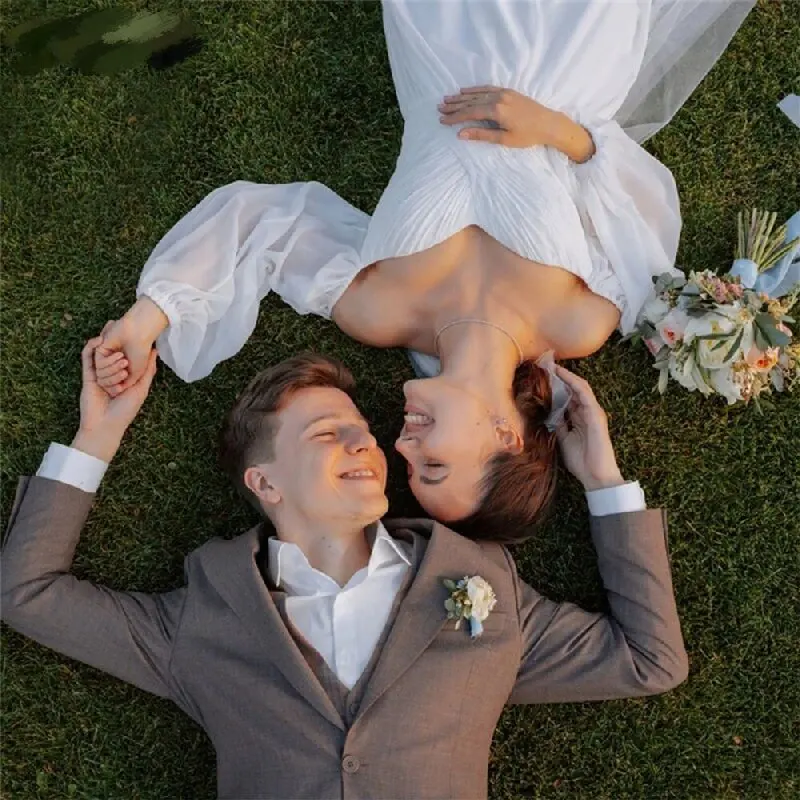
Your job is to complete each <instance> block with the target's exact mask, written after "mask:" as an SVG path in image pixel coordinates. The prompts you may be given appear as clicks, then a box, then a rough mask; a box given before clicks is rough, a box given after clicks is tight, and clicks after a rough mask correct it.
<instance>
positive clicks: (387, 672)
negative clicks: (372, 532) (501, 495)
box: [358, 520, 480, 716]
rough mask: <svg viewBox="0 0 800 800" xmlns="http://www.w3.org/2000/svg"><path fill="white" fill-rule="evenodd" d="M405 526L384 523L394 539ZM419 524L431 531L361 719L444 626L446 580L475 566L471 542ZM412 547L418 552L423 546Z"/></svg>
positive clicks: (434, 525) (475, 549)
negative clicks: (444, 582)
mask: <svg viewBox="0 0 800 800" xmlns="http://www.w3.org/2000/svg"><path fill="white" fill-rule="evenodd" d="M405 524H407V525H413V528H416V529H417V530H419V529H420V527H421V524H420V522H419V521H417V520H415V521H413V522H412V523H405ZM403 525H404V523H403V521H402V520H396V521H393V522H389V523H386V527H387V529H388V530H389V532H390V533H392V534H393V535H397V533H399V532H400V530H402V526H403ZM422 526H424V527H427V528H428V530H430V541H429V542H428V545H427V547H425V549H424V553H423V554H422V558H421V561H420V562H419V563H418V564H416V565H415V566H416V567H417V573H416V577H415V578H414V580H413V582H412V584H411V586H410V587H409V590H408V593H407V594H406V597H405V599H404V600H403V602H402V604H401V606H400V608H399V610H398V612H397V618H396V619H395V622H394V625H393V627H392V630H391V631H390V632H389V635H388V637H387V639H386V643H385V645H384V647H383V652H382V653H381V654H380V656H379V657H378V662H377V664H376V665H375V670H374V672H373V673H372V677H371V678H370V681H369V683H368V685H367V688H366V690H365V692H364V698H363V700H362V701H361V708H360V709H359V712H358V713H359V716H361V715H362V714H364V713H365V712H366V711H367V710H368V709H369V707H370V706H371V705H372V704H373V703H375V702H376V701H377V700H378V699H379V698H380V697H381V695H383V694H384V692H386V690H387V689H389V688H390V687H391V686H392V684H394V683H395V682H396V681H397V680H399V679H400V677H401V676H402V675H403V673H405V672H406V670H407V669H408V668H409V667H410V666H411V665H412V664H413V663H414V662H415V661H416V660H417V659H418V658H419V657H420V656H421V655H422V653H423V652H424V651H425V649H426V648H427V647H428V646H429V645H430V643H431V642H432V641H433V640H434V639H435V638H436V635H437V634H438V633H439V631H440V630H441V629H442V627H443V626H444V624H445V623H447V622H448V619H447V611H446V610H445V607H444V602H445V600H446V599H447V598H448V597H449V594H450V593H449V591H448V590H447V589H446V588H445V586H444V584H443V581H444V579H445V578H452V579H454V580H458V579H460V578H463V577H464V576H465V575H473V574H475V567H476V564H478V563H479V557H480V549H479V548H478V547H477V545H475V544H474V542H471V541H469V540H467V539H464V538H463V537H461V536H458V535H456V534H455V533H453V532H452V531H450V530H448V529H447V528H445V527H444V526H443V525H440V524H439V523H436V522H433V523H428V522H427V521H425V522H424V523H422ZM412 534H413V530H412ZM413 535H416V536H419V534H413ZM416 549H417V551H419V550H421V549H422V548H416ZM450 624H454V623H452V622H451V623H450Z"/></svg>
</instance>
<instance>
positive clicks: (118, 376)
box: [97, 369, 129, 390]
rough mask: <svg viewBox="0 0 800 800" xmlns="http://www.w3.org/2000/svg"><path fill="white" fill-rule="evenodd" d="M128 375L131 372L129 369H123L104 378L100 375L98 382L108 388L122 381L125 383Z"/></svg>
mask: <svg viewBox="0 0 800 800" xmlns="http://www.w3.org/2000/svg"><path fill="white" fill-rule="evenodd" d="M128 375H129V373H128V370H127V369H121V370H119V371H118V372H115V373H113V374H111V375H105V376H104V377H102V378H100V377H98V379H97V383H98V385H99V386H101V387H102V388H103V389H106V390H107V389H110V388H111V387H113V386H119V385H120V384H121V383H124V381H125V379H126V378H127V377H128Z"/></svg>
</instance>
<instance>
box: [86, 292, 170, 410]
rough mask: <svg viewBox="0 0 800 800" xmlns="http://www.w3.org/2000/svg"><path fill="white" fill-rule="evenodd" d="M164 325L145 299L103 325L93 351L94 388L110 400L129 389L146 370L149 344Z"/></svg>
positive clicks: (159, 312)
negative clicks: (120, 316)
mask: <svg viewBox="0 0 800 800" xmlns="http://www.w3.org/2000/svg"><path fill="white" fill-rule="evenodd" d="M168 324H169V320H168V319H167V317H166V315H165V314H164V312H163V311H162V310H161V309H160V308H159V307H158V306H157V305H156V304H155V303H154V302H153V301H152V300H150V299H149V298H148V297H141V298H140V299H139V300H137V301H136V303H135V304H134V305H133V306H132V307H131V308H130V310H129V311H128V312H127V313H126V314H125V316H123V317H122V318H121V319H118V320H114V321H112V322H109V323H107V324H106V326H105V328H103V331H102V333H101V334H100V335H101V337H102V343H101V344H100V345H99V346H98V347H97V349H96V350H95V351H94V366H95V371H96V373H97V383H98V385H99V386H101V387H102V388H103V389H105V391H106V393H107V394H109V395H110V396H111V397H116V396H117V395H119V394H121V393H122V392H124V391H125V389H127V388H128V387H129V386H133V385H134V384H135V383H136V382H137V381H138V380H139V379H140V378H141V377H142V375H144V373H145V371H146V370H147V367H148V363H149V361H150V353H151V351H152V349H153V345H154V344H155V341H156V339H157V338H158V337H159V335H160V334H161V332H162V331H164V330H165V329H166V328H167V326H168Z"/></svg>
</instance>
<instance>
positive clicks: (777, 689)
mask: <svg viewBox="0 0 800 800" xmlns="http://www.w3.org/2000/svg"><path fill="white" fill-rule="evenodd" d="M87 5H88V4H86V3H80V2H77V0H76V2H67V1H66V0H60V1H59V2H55V1H52V2H33V0H16V2H12V3H10V4H5V15H4V19H3V23H2V24H3V25H4V26H5V28H6V29H7V28H9V27H11V26H13V25H15V24H17V23H19V22H22V21H24V20H26V19H29V18H30V17H32V16H34V15H35V14H37V13H43V12H44V11H45V9H46V10H48V11H49V12H52V13H68V12H70V11H78V10H83V9H85V8H86V7H87ZM93 5H97V6H99V5H102V4H101V3H95V4H93ZM126 5H130V6H131V7H142V6H146V5H148V4H145V3H128V4H126ZM153 5H154V6H157V7H158V8H169V7H176V8H177V7H180V6H181V5H182V6H184V7H187V8H190V9H191V14H192V17H193V18H194V19H195V21H196V22H197V23H198V24H199V25H200V26H201V28H202V31H203V35H204V38H205V48H204V49H203V51H202V52H201V53H200V54H199V55H197V56H195V57H194V58H191V59H189V60H188V61H185V62H184V63H181V64H179V65H177V66H176V67H174V68H172V69H169V70H166V71H152V70H148V69H146V68H139V69H136V70H132V71H129V72H126V73H123V74H120V75H116V76H90V75H79V74H76V73H73V72H71V71H69V70H66V69H62V68H59V69H55V70H49V71H47V72H43V73H41V74H39V75H36V76H32V77H19V76H11V75H9V73H8V69H7V67H8V64H9V63H10V56H9V54H8V53H4V54H3V56H2V59H3V67H4V79H5V80H4V87H3V112H2V115H0V117H1V120H2V128H0V149H1V150H2V159H3V169H2V197H3V201H4V202H3V218H2V301H3V302H2V341H3V352H2V363H1V364H0V370H1V372H2V445H3V446H2V479H3V487H2V498H3V508H4V512H5V514H7V510H8V508H9V504H10V502H11V499H12V497H13V492H14V485H15V482H16V478H17V476H18V475H20V474H30V473H32V472H34V471H35V470H36V468H37V467H38V464H39V461H40V459H41V456H42V454H43V453H44V451H45V449H46V447H47V445H48V443H49V442H50V441H53V440H55V441H61V442H65V443H68V442H69V441H70V439H71V437H72V435H73V433H74V430H75V427H76V423H77V419H78V416H77V396H78V391H79V371H78V354H79V351H80V348H81V344H82V342H83V341H84V340H85V339H86V338H88V337H89V336H91V335H93V334H95V333H96V332H97V331H98V330H99V329H100V328H101V326H102V325H103V323H104V322H105V321H106V320H107V319H110V318H114V317H115V316H117V315H119V314H121V313H122V312H123V311H124V310H125V308H126V307H127V306H128V305H129V304H130V302H131V301H132V299H133V296H134V287H135V284H136V279H137V276H138V274H139V271H140V269H141V266H142V264H143V263H144V261H145V259H146V257H147V255H148V253H149V252H150V250H151V249H152V248H153V246H154V245H155V244H156V242H157V241H158V239H159V238H160V237H161V236H162V235H163V234H164V233H165V232H166V231H167V230H168V228H169V227H170V226H171V225H172V224H173V223H174V222H175V221H177V220H178V219H179V218H180V217H181V216H182V215H183V214H184V213H186V212H187V211H188V210H189V209H190V208H191V207H192V206H193V205H195V204H196V203H197V202H198V201H199V200H200V199H202V198H203V197H204V196H205V195H206V194H207V193H208V192H210V191H211V190H212V189H214V188H215V187H217V186H220V185H222V184H225V183H228V182H230V181H233V180H238V179H246V180H251V181H261V182H269V183H280V182H288V181H305V180H312V179H313V180H318V181H322V182H324V183H326V184H328V185H329V186H331V187H332V188H333V189H335V190H336V191H337V192H339V193H340V194H341V195H343V196H344V197H345V198H346V199H347V200H349V201H350V202H352V203H354V204H355V205H357V206H359V207H361V208H363V209H365V210H371V209H372V208H373V207H374V206H375V203H376V202H377V200H378V197H379V196H380V193H381V189H382V188H383V187H384V186H385V184H386V182H387V181H388V179H389V176H390V175H391V172H392V168H393V163H394V159H395V157H396V155H397V153H398V149H399V142H400V135H401V117H400V114H399V111H398V109H397V106H396V103H395V98H394V93H393V88H392V82H391V77H390V73H389V68H388V61H387V57H386V52H385V47H384V41H383V32H382V26H381V15H380V9H379V7H378V6H377V4H375V3H344V4H338V3H337V4H334V3H311V2H291V3H289V2H269V1H268V0H262V1H261V2H227V3H223V2H219V3H211V2H202V3H197V2H196V3H188V2H187V3H183V4H180V3H173V2H167V1H166V0H163V1H162V2H160V3H158V4H153ZM797 11H798V4H797V2H795V1H794V0H788V1H787V2H777V0H775V1H771V2H763V1H762V2H761V3H760V5H759V6H758V7H757V8H756V10H755V11H754V12H753V13H752V14H751V15H750V17H749V18H748V19H747V20H746V22H745V24H744V26H743V27H742V29H741V30H740V31H739V33H738V35H737V37H736V39H735V40H734V42H733V43H732V45H731V47H730V48H729V49H728V51H727V52H726V54H725V55H724V57H723V58H722V60H721V61H720V62H719V63H718V65H717V66H716V68H715V69H714V71H713V72H712V73H711V75H710V76H709V77H708V78H707V79H706V81H705V82H704V83H703V84H702V86H701V88H700V89H699V90H698V91H697V92H696V94H695V95H694V96H693V98H692V99H691V101H690V102H689V103H688V104H687V105H686V106H685V107H684V108H683V109H682V111H681V112H680V114H679V115H678V116H677V117H676V119H675V120H674V121H673V122H672V124H671V125H670V126H669V127H668V128H667V129H665V130H664V131H662V133H661V134H660V135H659V136H657V137H656V138H655V139H654V140H653V141H651V142H650V143H649V144H648V148H649V149H650V150H651V152H653V153H654V154H655V155H656V156H657V157H659V158H660V159H661V160H662V161H663V162H664V163H665V164H667V166H668V167H670V169H672V170H673V172H674V174H675V176H676V179H677V183H678V187H679V189H680V193H681V200H682V204H683V212H684V217H685V227H684V235H683V242H682V246H681V250H680V258H679V261H680V263H681V264H682V265H685V266H692V267H697V268H706V267H714V268H724V267H726V266H727V265H728V263H729V262H730V259H731V255H732V247H733V243H734V238H735V237H734V231H735V228H734V219H735V214H736V212H737V211H738V210H739V209H741V208H743V207H749V206H750V205H752V204H759V205H761V206H762V207H766V208H769V209H772V210H775V211H777V212H778V213H779V215H780V216H781V217H782V218H783V219H785V218H787V217H788V216H789V215H790V214H791V213H793V212H794V211H795V210H796V209H797V206H798V199H800V177H799V176H800V131H798V130H797V129H796V128H795V127H793V126H792V125H791V123H790V122H789V121H788V120H787V119H786V118H785V117H784V116H783V115H782V114H781V113H780V112H779V111H778V110H777V109H776V107H775V104H776V103H777V101H778V100H779V99H780V98H781V97H783V96H784V95H785V94H787V93H789V92H800V78H798V76H800V49H799V48H798V41H800V14H798V13H797ZM304 348H314V349H317V350H320V351H322V352H327V353H332V354H335V355H338V356H340V357H341V358H342V359H344V360H345V361H346V362H347V363H348V364H350V365H351V367H352V368H353V370H354V372H355V373H356V376H357V378H358V381H359V383H360V387H361V397H362V400H363V405H364V408H365V409H366V412H367V415H368V416H369V417H370V419H372V420H373V421H374V423H375V427H376V430H377V432H378V435H379V438H380V440H381V442H382V444H384V445H385V446H387V447H389V446H390V443H391V442H392V441H393V435H394V434H396V432H397V429H398V428H399V424H400V423H399V420H400V414H401V403H400V392H399V387H400V385H401V384H402V382H403V381H404V380H406V379H407V378H409V377H411V375H412V373H411V369H410V366H409V364H408V362H407V360H406V358H405V355H404V353H402V352H400V351H377V350H367V349H365V348H363V347H361V346H359V345H356V344H353V343H352V342H350V341H349V340H348V339H347V338H346V337H345V336H344V335H343V334H341V333H339V332H338V331H337V329H336V328H335V327H333V325H331V324H329V323H326V322H325V321H323V320H320V319H317V318H310V317H298V316H296V315H295V314H294V312H292V311H291V310H290V309H289V308H288V307H286V306H284V305H283V304H282V303H281V302H280V301H279V300H277V299H275V298H269V299H268V300H267V302H265V304H264V306H263V308H262V314H261V318H260V322H259V327H258V330H257V333H256V335H255V336H253V338H252V339H251V341H250V342H249V343H248V345H247V346H246V348H245V349H244V350H243V352H241V353H240V354H239V355H238V356H237V357H236V358H234V359H232V360H230V361H228V362H226V363H224V364H222V365H221V366H220V367H219V368H218V369H217V370H216V371H215V372H214V375H213V376H212V377H211V378H209V379H207V380H205V381H202V382H200V383H198V384H195V385H191V386H189V385H186V384H183V383H181V381H180V380H178V379H177V378H176V377H175V376H174V375H172V374H171V373H170V372H169V370H167V369H166V368H164V369H162V370H161V372H160V374H159V376H158V377H157V379H156V383H155V387H154V390H153V392H152V396H151V398H150V399H149V401H148V403H147V405H146V406H145V409H144V411H143V413H142V414H141V416H140V418H139V419H138V420H137V421H136V423H135V424H134V426H133V428H132V429H131V431H130V433H129V435H128V437H127V439H126V441H125V444H124V446H123V448H122V450H121V452H120V454H119V456H118V458H117V459H116V460H115V462H114V464H113V465H112V467H111V468H110V470H109V472H108V475H107V478H106V480H105V482H104V486H103V488H102V490H101V493H100V497H99V501H98V504H97V507H96V509H95V511H94V513H93V514H92V516H91V518H90V523H89V525H88V527H87V529H86V531H85V533H84V535H83V538H82V540H81V545H80V547H79V549H78V554H77V559H76V563H75V571H76V573H77V574H79V575H80V576H82V577H87V578H91V579H92V580H95V581H98V582H102V583H105V584H108V585H109V586H113V587H117V588H127V589H138V590H145V591H159V590H165V589H167V588H170V587H173V586H174V585H176V584H177V583H178V582H179V581H180V579H181V565H182V558H183V555H184V554H185V553H187V552H188V551H189V550H191V549H192V548H194V547H196V546H198V545H200V544H201V543H202V542H204V541H205V540H206V539H208V538H209V537H211V536H214V535H222V536H233V535H235V534H236V533H239V532H241V531H243V530H244V529H245V528H246V527H248V526H249V525H250V524H251V523H252V521H253V519H252V517H251V515H250V513H249V512H248V510H247V509H246V508H244V507H243V505H242V503H241V502H240V501H238V500H237V499H236V497H235V496H234V494H233V492H232V491H231V490H230V489H229V488H228V487H227V486H226V484H225V482H224V480H223V479H222V477H221V476H220V474H219V473H218V471H217V469H216V468H215V464H214V456H213V447H211V446H210V445H211V443H212V441H213V439H214V436H215V433H216V429H217V426H218V423H219V421H220V419H221V417H222V415H223V413H224V412H225V410H226V409H227V408H228V406H229V405H230V404H231V402H232V401H233V398H234V397H235V395H236V393H237V390H238V389H240V388H241V387H242V386H243V384H244V383H245V382H246V381H247V379H248V378H249V376H250V375H252V374H253V373H254V372H255V371H256V370H257V369H259V368H261V367H263V366H265V365H267V364H271V363H275V362H277V361H279V360H280V359H282V358H284V357H286V356H288V355H290V354H292V353H295V352H296V351H298V350H300V349H304ZM572 366H573V367H574V368H575V369H576V370H577V371H578V372H580V373H581V374H583V375H584V376H585V377H587V378H588V379H589V380H590V381H591V382H592V384H593V385H594V387H595V389H596V391H597V394H598V396H599V397H600V399H601V401H602V402H603V403H604V405H605V406H606V408H607V409H608V411H609V412H610V415H611V425H612V433H613V436H614V439H615V442H616V443H617V447H618V453H619V457H620V461H621V463H622V466H623V471H624V473H625V475H626V476H628V477H631V478H638V479H639V480H641V482H642V484H643V486H644V488H645V490H646V492H647V497H648V500H649V503H650V505H652V506H665V507H666V508H668V509H669V513H670V544H671V553H672V564H673V573H674V581H675V589H676V592H677V597H678V605H679V609H680V612H681V618H682V622H683V630H684V634H685V637H686V642H687V647H688V650H689V654H690V659H691V675H690V677H689V680H688V682H687V683H685V684H684V685H683V686H681V687H680V688H679V689H677V690H676V691H674V692H672V693H670V694H668V695H665V696H663V697H659V698H654V699H649V700H643V701H624V702H622V701H621V702H610V703H604V704H594V705H592V704H585V705H572V706H541V707H529V708H515V709H512V710H509V711H508V712H507V713H506V714H505V715H504V716H503V718H502V720H501V722H500V725H499V727H498V730H497V733H496V735H495V740H494V747H493V754H492V763H491V784H490V794H491V796H492V797H493V798H497V799H498V800H499V799H500V798H523V797H525V798H533V797H536V798H539V797H541V798H559V797H579V798H587V800H599V799H600V798H609V800H620V798H686V800H695V799H696V798H715V799H716V798H720V799H727V798H743V799H746V800H750V798H769V800H778V799H779V798H794V797H797V796H798V795H800V749H799V748H798V734H800V728H799V727H798V722H799V721H800V681H799V680H798V675H800V657H798V653H799V652H800V649H799V648H798V641H799V640H800V606H799V605H798V598H800V586H799V585H798V575H800V557H799V555H800V500H799V499H798V498H800V424H799V423H798V420H799V419H800V393H797V394H796V395H795V396H793V397H792V396H780V397H778V398H777V399H776V402H775V408H774V410H772V411H769V412H768V413H767V414H765V415H764V416H758V415H757V414H756V413H755V409H753V408H738V407H737V408H734V409H729V408H728V407H727V406H725V405H724V403H723V402H722V401H719V402H716V401H708V400H703V399H702V398H700V397H696V396H694V395H689V394H687V393H685V392H683V391H682V390H678V389H675V388H674V387H673V388H671V390H670V391H669V393H668V394H667V395H666V396H665V397H664V398H661V397H659V396H658V395H656V394H653V392H652V391H651V388H652V385H653V382H654V378H655V372H654V371H653V370H652V368H651V366H650V363H649V357H648V356H647V355H646V353H645V352H644V351H643V350H637V349H632V348H631V346H630V345H628V344H625V343H622V342H621V341H619V339H618V338H616V337H615V338H613V339H612V340H611V341H610V342H609V343H608V344H607V345H606V346H605V347H604V348H603V350H602V351H601V352H600V353H599V354H598V355H596V356H593V357H592V358H591V359H589V360H584V361H580V362H576V363H574V364H573V365H572ZM392 464H393V466H395V467H396V469H395V475H396V476H401V475H402V474H403V472H404V470H402V469H401V468H400V465H399V464H398V463H397V462H396V461H393V462H392ZM390 496H391V498H392V511H393V513H396V514H412V513H415V510H416V509H415V506H414V504H413V499H412V498H411V496H410V494H409V492H408V490H407V489H406V488H404V487H403V485H402V480H401V479H400V478H399V477H398V479H397V480H396V481H394V482H393V483H392V486H391V495H390ZM586 531H587V516H586V509H585V505H584V502H583V500H582V496H581V493H580V492H579V491H578V489H577V487H576V486H575V485H573V483H571V482H570V481H569V480H565V481H564V482H563V483H562V489H561V492H560V496H559V499H558V504H557V510H556V513H555V515H554V517H553V519H552V521H551V522H550V523H549V524H548V526H547V527H546V528H545V529H544V530H543V531H542V532H541V533H540V534H539V536H538V537H537V538H536V539H535V540H533V541H531V542H529V543H528V544H526V545H525V546H523V547H522V548H520V549H518V550H517V553H516V555H517V557H518V559H519V563H520V567H521V571H522V573H523V576H524V577H525V578H526V579H527V580H528V581H529V582H531V583H532V584H533V585H535V586H537V587H538V588H540V589H541V590H542V591H543V592H545V593H548V594H549V595H550V596H552V597H554V598H555V599H562V598H570V599H576V600H579V601H580V602H582V603H584V604H586V605H587V606H589V607H598V606H599V604H600V603H601V602H602V593H601V587H600V584H599V579H598V575H597V570H596V568H595V565H594V558H593V551H592V549H591V546H590V544H589V541H588V537H587V533H586ZM2 690H3V692H2V788H1V789H0V794H2V796H3V797H8V798H15V800H16V799H17V798H19V799H20V800H22V799H23V798H26V799H27V798H86V799H87V800H88V798H120V799H125V800H128V799H131V800H133V799H136V800H145V798H147V799H148V800H167V799H169V800H172V798H192V799H193V800H194V799H197V798H210V797H213V795H214V755H213V751H212V749H211V747H210V745H209V743H208V741H207V739H206V737H205V735H204V734H203V733H202V731H200V730H199V729H198V728H196V727H195V726H194V724H193V723H191V722H190V721H189V720H188V719H187V718H185V717H183V716H181V714H180V713H179V712H178V711H177V710H176V709H175V708H174V707H172V706H171V705H170V704H169V703H167V702H166V701H161V700H158V699H154V698H151V697H149V696H147V695H145V694H143V693H141V692H139V691H138V690H136V689H133V688H131V687H128V686H125V685H123V684H121V683H118V682H116V681H115V680H113V679H111V678H107V677H105V676H104V675H102V674H100V673H98V672H96V671H94V670H92V669H89V668H87V667H83V666H81V665H80V664H77V663H75V662H72V661H70V660H68V659H65V658H61V657H60V656H57V655H55V654H53V653H51V652H49V651H46V650H44V649H43V648H41V647H39V646H37V645H35V644H33V643H32V642H29V641H27V640H25V639H23V638H22V637H20V636H18V635H16V634H14V633H12V632H10V631H8V630H7V629H6V630H4V638H3V650H2ZM453 733H454V735H456V733H457V732H455V731H454V732H453ZM459 735H469V732H468V731H465V732H461V733H460V734H459Z"/></svg>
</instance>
